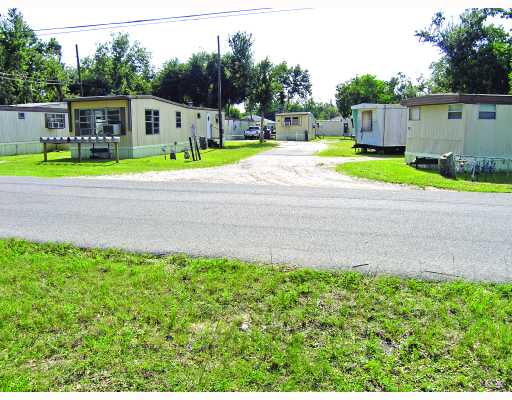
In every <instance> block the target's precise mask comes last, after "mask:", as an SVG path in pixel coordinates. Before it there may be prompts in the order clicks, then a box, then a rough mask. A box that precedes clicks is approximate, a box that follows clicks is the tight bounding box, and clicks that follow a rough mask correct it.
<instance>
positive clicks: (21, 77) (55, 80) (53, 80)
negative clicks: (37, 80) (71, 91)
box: [0, 72, 61, 83]
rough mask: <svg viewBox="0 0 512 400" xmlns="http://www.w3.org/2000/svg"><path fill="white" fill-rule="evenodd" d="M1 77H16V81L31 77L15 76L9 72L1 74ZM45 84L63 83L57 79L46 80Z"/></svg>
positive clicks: (24, 75) (25, 75) (26, 75)
mask: <svg viewBox="0 0 512 400" xmlns="http://www.w3.org/2000/svg"><path fill="white" fill-rule="evenodd" d="M1 75H4V76H7V77H9V76H11V77H14V78H16V79H29V75H28V74H13V73H9V72H0V76H1ZM44 81H45V82H55V83H60V82H61V81H59V80H57V79H45V80H44Z"/></svg>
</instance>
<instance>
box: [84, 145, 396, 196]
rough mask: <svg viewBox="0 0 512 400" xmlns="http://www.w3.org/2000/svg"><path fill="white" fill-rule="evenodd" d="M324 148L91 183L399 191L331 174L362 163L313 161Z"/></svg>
mask: <svg viewBox="0 0 512 400" xmlns="http://www.w3.org/2000/svg"><path fill="white" fill-rule="evenodd" d="M326 147H327V145H326V144H325V143H322V142H318V141H316V142H280V143H279V147H277V148H274V149H272V150H269V151H266V152H264V153H260V154H258V155H256V156H253V157H250V158H247V159H245V160H242V161H240V162H238V163H236V164H230V165H225V166H222V167H215V168H198V169H189V170H177V171H158V172H144V173H136V174H123V175H105V176H95V177H91V178H93V179H110V180H131V181H145V182H179V181H187V182H207V183H235V184H257V185H284V186H306V187H338V188H361V189H382V190H403V189H404V187H403V186H401V185H392V184H387V183H380V182H371V181H366V180H362V179H356V178H352V177H349V176H346V175H342V174H340V173H337V172H336V171H335V167H336V165H338V164H341V163H344V162H349V161H364V160H368V159H369V158H365V159H361V158H358V157H317V156H315V155H314V154H315V153H316V152H318V151H320V150H322V149H324V148H326Z"/></svg>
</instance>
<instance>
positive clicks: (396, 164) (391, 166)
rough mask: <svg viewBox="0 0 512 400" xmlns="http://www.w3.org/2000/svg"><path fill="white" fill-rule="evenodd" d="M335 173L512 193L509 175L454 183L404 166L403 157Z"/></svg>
mask: <svg viewBox="0 0 512 400" xmlns="http://www.w3.org/2000/svg"><path fill="white" fill-rule="evenodd" d="M336 170H337V171H338V172H341V173H343V174H346V175H350V176H355V177H358V178H365V179H371V180H376V181H383V182H388V183H400V184H407V185H415V186H419V187H422V188H426V187H435V188H439V189H451V190H457V191H463V192H498V193H510V192H512V174H510V173H496V174H492V175H480V176H479V177H478V181H474V182H473V181H471V179H470V176H468V175H461V176H459V177H458V178H457V179H448V178H445V177H443V176H441V175H439V172H438V171H434V170H425V169H416V168H414V167H410V166H408V165H407V164H405V162H404V159H403V157H400V158H395V159H388V160H375V161H364V162H349V163H345V164H340V165H338V167H337V168H336Z"/></svg>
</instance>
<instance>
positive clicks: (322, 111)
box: [287, 99, 340, 120]
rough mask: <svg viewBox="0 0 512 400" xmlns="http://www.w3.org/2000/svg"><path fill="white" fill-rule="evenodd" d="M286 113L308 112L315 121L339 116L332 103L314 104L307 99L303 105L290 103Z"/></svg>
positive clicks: (314, 102) (311, 100)
mask: <svg viewBox="0 0 512 400" xmlns="http://www.w3.org/2000/svg"><path fill="white" fill-rule="evenodd" d="M287 111H309V112H310V113H312V114H313V115H314V116H315V118H316V119H320V120H324V119H332V118H335V117H337V116H339V115H340V113H339V111H338V108H337V107H336V106H335V105H334V104H332V103H323V102H316V101H315V100H313V99H309V100H307V101H306V102H304V103H300V102H295V103H290V104H289V106H288V108H287Z"/></svg>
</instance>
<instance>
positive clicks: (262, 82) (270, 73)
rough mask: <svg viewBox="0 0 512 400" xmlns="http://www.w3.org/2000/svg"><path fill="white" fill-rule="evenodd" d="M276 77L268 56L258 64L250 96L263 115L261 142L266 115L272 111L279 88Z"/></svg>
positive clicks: (252, 102) (251, 101) (261, 140)
mask: <svg viewBox="0 0 512 400" xmlns="http://www.w3.org/2000/svg"><path fill="white" fill-rule="evenodd" d="M275 78H276V76H275V70H274V66H273V65H272V63H271V62H270V60H269V59H268V57H267V58H265V59H264V60H262V61H260V62H259V63H258V64H256V66H255V68H254V72H253V77H252V85H251V92H250V95H249V98H250V103H251V104H252V105H253V106H256V107H258V109H259V112H260V115H261V132H260V142H263V123H264V120H265V116H266V115H267V113H268V112H269V111H270V108H271V106H272V101H273V100H274V96H275V95H276V93H277V89H278V85H277V82H276V79H275Z"/></svg>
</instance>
